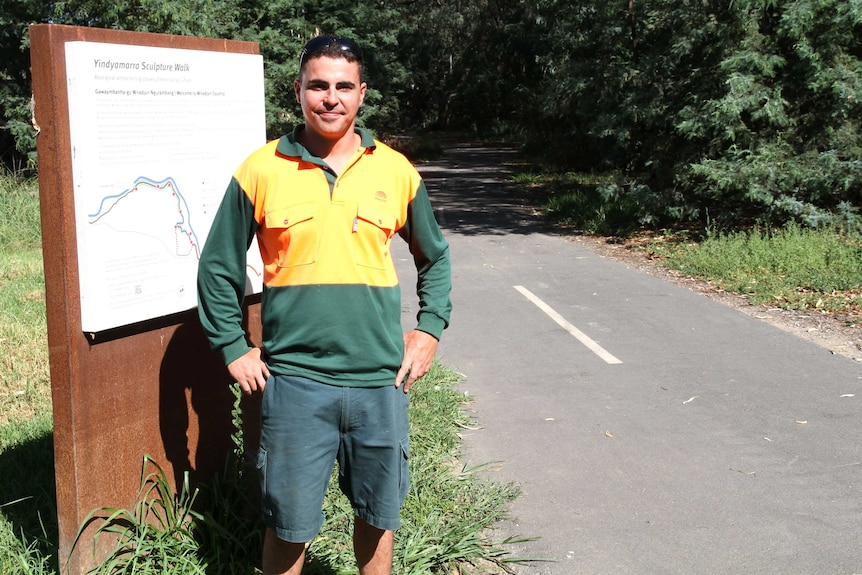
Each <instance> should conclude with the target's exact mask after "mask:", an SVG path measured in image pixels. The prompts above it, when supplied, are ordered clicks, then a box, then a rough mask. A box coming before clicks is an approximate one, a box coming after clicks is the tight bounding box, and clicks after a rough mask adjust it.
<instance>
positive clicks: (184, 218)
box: [87, 176, 201, 258]
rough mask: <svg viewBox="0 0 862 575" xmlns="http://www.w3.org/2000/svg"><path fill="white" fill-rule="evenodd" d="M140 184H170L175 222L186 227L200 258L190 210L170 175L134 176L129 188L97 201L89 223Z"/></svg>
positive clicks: (163, 185)
mask: <svg viewBox="0 0 862 575" xmlns="http://www.w3.org/2000/svg"><path fill="white" fill-rule="evenodd" d="M140 184H147V185H149V186H152V187H154V188H157V189H163V188H164V187H165V186H170V187H171V188H172V189H173V191H174V194H176V197H177V203H178V206H177V207H178V211H179V212H180V214H181V217H180V219H179V220H178V221H177V222H176V225H177V226H178V227H179V228H180V229H182V230H183V231H185V228H184V226H183V224H185V227H188V231H187V232H186V233H188V234H189V236H190V237H191V239H192V243H193V244H194V246H195V252H196V255H197V257H198V258H200V245H201V244H200V242H199V241H198V236H197V234H196V233H195V230H194V228H193V227H192V223H191V211H190V210H189V205H188V202H186V199H185V197H184V196H183V195H182V193H180V187H179V186H178V185H177V182H176V180H174V179H173V178H172V177H170V176H168V177H167V178H165V179H163V180H153V179H151V178H148V177H146V176H139V177H137V178H135V182H134V184H132V187H131V188H129V189H127V190H123V191H122V192H120V193H119V194H116V195H113V196H105V197H104V198H102V200H101V201H100V202H99V209H98V210H97V211H96V213H94V214H88V215H87V217H88V218H89V219H90V222H89V223H91V224H94V223H96V222H98V221H99V220H100V219H101V218H103V217H104V216H106V215H107V214H108V213H110V211H111V210H112V209H113V208H114V206H116V205H117V204H118V203H120V201H121V200H123V199H124V198H126V197H128V196H129V195H131V194H132V193H133V192H135V191H137V189H138V185H140ZM106 204H107V205H106Z"/></svg>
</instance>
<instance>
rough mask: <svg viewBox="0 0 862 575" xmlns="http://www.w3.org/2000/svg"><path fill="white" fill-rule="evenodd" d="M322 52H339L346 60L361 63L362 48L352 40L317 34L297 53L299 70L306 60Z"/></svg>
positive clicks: (332, 53) (333, 53)
mask: <svg viewBox="0 0 862 575" xmlns="http://www.w3.org/2000/svg"><path fill="white" fill-rule="evenodd" d="M322 54H328V55H335V54H341V55H343V56H344V57H345V58H346V59H347V60H348V61H356V62H359V63H360V64H362V49H361V48H360V47H359V45H358V44H357V43H356V42H354V41H353V40H351V39H349V38H339V37H338V36H318V37H316V38H312V39H311V40H309V41H308V43H307V44H306V45H305V47H304V48H303V49H302V52H300V53H299V68H300V70H301V69H302V67H303V66H305V63H306V62H308V61H309V60H311V59H312V58H315V57H317V56H320V55H322Z"/></svg>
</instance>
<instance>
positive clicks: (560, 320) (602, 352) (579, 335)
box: [512, 286, 622, 364]
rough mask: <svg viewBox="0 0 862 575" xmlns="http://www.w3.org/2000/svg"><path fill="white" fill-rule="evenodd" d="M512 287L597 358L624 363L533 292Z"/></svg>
mask: <svg viewBox="0 0 862 575" xmlns="http://www.w3.org/2000/svg"><path fill="white" fill-rule="evenodd" d="M512 287H514V288H515V289H516V290H518V291H519V292H521V294H522V295H523V296H524V297H525V298H527V299H528V300H530V301H531V302H533V303H534V304H536V307H538V308H539V309H540V310H542V311H543V312H545V314H546V315H547V316H548V317H550V318H551V319H552V320H554V321H555V322H557V324H558V325H559V326H560V327H562V328H563V329H564V330H566V331H567V332H569V333H570V334H572V335H573V336H575V339H577V340H578V341H579V342H581V343H582V344H584V345H585V346H586V347H587V349H589V350H590V351H591V352H593V353H594V354H596V355H597V356H599V357H600V358H602V359H603V360H604V361H605V363H609V364H620V363H622V361H620V360H619V359H617V358H616V357H614V356H613V355H611V354H610V353H609V352H608V351H607V350H606V349H605V348H603V347H602V346H600V345H599V344H598V343H596V342H595V341H593V340H592V339H591V338H590V337H589V336H588V335H587V334H585V333H584V332H582V331H581V330H579V329H578V328H576V327H575V326H573V325H572V324H571V323H569V322H568V321H566V318H564V317H563V316H561V315H560V314H558V313H557V312H556V311H554V309H553V308H552V307H551V306H549V305H548V304H546V303H545V302H543V301H542V300H541V299H539V298H538V297H536V295H535V294H533V292H531V291H530V290H528V289H527V288H525V287H523V286H512Z"/></svg>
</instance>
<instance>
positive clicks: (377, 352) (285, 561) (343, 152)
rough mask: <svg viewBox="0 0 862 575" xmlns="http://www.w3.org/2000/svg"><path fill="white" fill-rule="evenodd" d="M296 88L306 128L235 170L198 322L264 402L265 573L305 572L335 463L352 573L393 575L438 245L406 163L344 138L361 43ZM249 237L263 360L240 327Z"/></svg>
mask: <svg viewBox="0 0 862 575" xmlns="http://www.w3.org/2000/svg"><path fill="white" fill-rule="evenodd" d="M294 89H295V91H296V99H297V101H298V102H299V104H300V105H301V107H302V112H303V116H304V119H305V123H304V125H302V126H299V127H297V128H296V129H295V130H294V131H293V132H292V133H291V134H289V135H286V136H283V137H282V138H281V139H279V140H275V141H273V142H270V143H269V144H267V145H266V146H264V147H263V148H261V149H260V150H258V151H256V152H254V153H253V154H252V155H251V156H249V158H248V159H247V160H246V161H245V162H244V163H243V164H242V165H241V166H240V167H239V168H238V169H237V171H236V172H235V174H234V177H233V178H232V181H231V183H230V185H229V187H228V190H227V193H226V195H225V198H224V201H223V202H222V205H221V207H220V208H219V211H218V214H217V215H216V218H215V221H214V224H213V227H212V230H211V231H210V234H209V237H208V239H207V243H206V247H205V249H204V251H203V254H202V255H201V261H200V271H199V276H198V284H199V285H198V292H199V313H200V317H201V321H202V323H203V325H204V329H205V330H206V332H207V335H208V337H209V339H210V343H211V344H212V346H213V348H214V349H216V350H218V351H219V352H221V354H222V356H223V357H224V360H225V363H226V364H227V366H228V370H229V371H230V373H231V375H232V376H233V377H234V378H235V379H236V381H237V382H238V383H239V385H240V386H241V388H242V390H243V391H244V392H245V393H247V394H251V393H254V392H263V400H262V417H261V445H260V451H259V453H258V468H259V470H260V474H261V489H262V495H263V508H264V509H263V512H264V520H265V523H266V526H267V531H266V536H265V539H264V550H263V571H264V573H265V574H267V575H269V574H275V573H290V574H297V575H298V574H299V573H300V572H301V570H302V565H303V561H304V554H305V543H306V542H307V541H309V540H311V539H312V538H313V537H314V536H315V535H316V534H317V532H318V531H319V529H320V527H321V525H322V521H323V517H322V513H321V505H322V500H323V496H324V493H325V491H326V486H327V483H328V481H329V477H330V474H331V471H332V468H333V465H334V462H335V461H336V460H337V461H338V467H339V485H340V487H341V490H342V491H343V492H344V493H345V495H347V497H348V498H349V499H350V501H351V503H352V505H353V508H354V512H355V523H354V534H353V539H354V551H355V554H356V560H357V563H358V565H359V569H360V573H361V574H363V575H378V574H388V573H390V571H391V566H392V547H393V532H394V531H395V530H396V529H397V528H398V526H399V523H400V518H399V515H400V508H401V505H402V504H403V502H404V498H405V497H406V493H407V489H408V485H409V478H408V466H407V463H408V461H407V458H408V456H409V455H408V454H409V446H408V442H407V435H408V429H407V427H408V421H407V407H408V396H407V392H408V391H409V389H410V387H411V386H412V385H413V383H414V382H415V381H416V380H417V379H419V378H420V377H422V376H423V375H424V374H425V373H427V371H428V370H429V369H430V366H431V362H432V360H433V359H434V355H435V353H436V350H437V341H438V340H439V338H440V335H441V333H442V331H443V329H445V327H446V326H447V325H448V322H449V312H450V309H451V304H450V300H449V291H450V288H451V275H450V264H449V247H448V245H447V243H446V241H445V240H444V239H443V236H442V233H441V232H440V229H439V227H438V226H437V223H436V221H435V219H434V215H433V213H432V211H431V206H430V203H429V201H428V195H427V191H426V190H425V186H424V184H423V183H422V181H421V179H420V177H419V175H418V173H417V172H416V170H415V169H414V168H413V166H412V165H411V164H410V163H409V162H408V161H407V160H406V159H405V158H404V157H403V156H401V155H400V154H398V153H397V152H395V151H393V150H392V149H390V148H389V147H387V146H385V145H383V144H382V143H380V142H378V141H376V140H374V139H373V138H372V137H371V136H370V135H369V134H368V133H367V132H365V131H364V130H361V129H357V128H356V126H355V120H356V114H357V112H358V110H359V107H360V106H361V105H362V101H363V98H364V97H365V90H366V84H365V82H363V81H362V53H361V51H360V49H359V47H358V46H357V45H356V44H355V43H354V42H353V41H351V40H348V39H345V38H338V37H334V36H321V37H317V38H314V39H312V40H311V41H310V42H308V44H306V46H305V48H303V50H302V53H301V56H300V71H299V79H298V80H296V82H295V83H294ZM396 234H398V235H399V236H401V237H402V238H403V239H404V240H405V241H406V242H407V243H408V245H409V248H410V252H411V253H412V254H413V258H414V260H415V263H416V268H417V271H418V277H419V280H418V285H417V294H418V296H419V304H420V310H419V313H418V314H417V320H418V322H417V326H416V329H415V330H413V331H410V332H408V333H407V334H403V332H402V330H401V319H400V314H401V296H400V288H399V285H398V280H397V278H396V275H395V269H394V266H393V263H392V258H391V255H390V251H389V250H390V240H391V239H392V237H393V236H394V235H396ZM255 235H256V236H257V239H258V243H259V247H260V251H261V255H262V256H263V261H264V268H265V270H264V292H263V297H262V327H263V347H262V349H257V348H251V347H250V346H249V345H248V343H247V340H246V336H245V333H244V331H243V328H242V325H241V321H242V312H241V308H240V304H241V301H242V297H243V294H244V290H245V265H246V262H245V253H246V250H247V248H248V246H249V244H250V242H251V240H252V239H253V237H254V236H255Z"/></svg>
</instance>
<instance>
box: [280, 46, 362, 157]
mask: <svg viewBox="0 0 862 575" xmlns="http://www.w3.org/2000/svg"><path fill="white" fill-rule="evenodd" d="M365 88H366V86H365V82H362V80H361V78H360V77H359V64H358V63H356V62H348V61H347V60H345V59H343V58H329V57H326V56H321V57H319V58H314V59H311V60H309V61H308V62H306V64H305V69H304V70H303V71H302V74H301V75H300V79H299V80H297V81H296V82H294V90H296V101H297V102H299V103H300V105H301V106H302V113H303V115H304V116H305V125H306V129H309V130H312V131H314V132H316V133H317V134H318V135H320V136H323V137H324V138H326V139H329V140H337V139H339V138H341V137H342V136H344V135H345V134H346V133H348V132H352V131H353V124H354V120H355V119H356V113H357V112H358V111H359V106H360V105H361V104H362V100H363V99H364V98H365Z"/></svg>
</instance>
